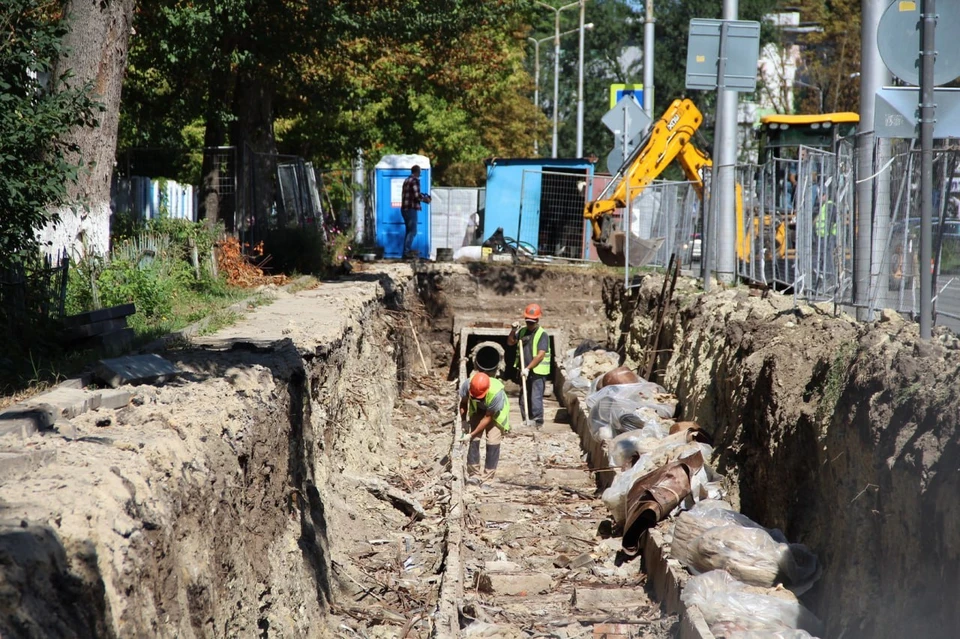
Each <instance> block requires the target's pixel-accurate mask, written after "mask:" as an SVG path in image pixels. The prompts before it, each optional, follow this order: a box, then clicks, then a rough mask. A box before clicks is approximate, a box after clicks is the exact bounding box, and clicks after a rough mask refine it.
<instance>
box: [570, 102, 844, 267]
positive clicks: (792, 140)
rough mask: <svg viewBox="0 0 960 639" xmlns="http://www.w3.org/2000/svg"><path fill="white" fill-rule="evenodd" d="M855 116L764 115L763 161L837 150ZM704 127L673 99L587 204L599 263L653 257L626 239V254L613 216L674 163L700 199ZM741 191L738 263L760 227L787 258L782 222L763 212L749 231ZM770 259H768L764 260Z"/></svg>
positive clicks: (653, 244) (644, 244)
mask: <svg viewBox="0 0 960 639" xmlns="http://www.w3.org/2000/svg"><path fill="white" fill-rule="evenodd" d="M858 122H859V116H858V115H857V114H856V113H825V114H817V115H767V116H764V117H763V118H761V126H760V130H759V135H760V140H761V144H760V146H761V150H760V153H761V162H763V161H764V160H767V159H769V157H764V156H772V155H773V154H776V153H779V151H780V150H782V149H784V148H786V147H793V148H794V149H796V148H798V147H800V146H808V147H814V148H826V149H830V150H831V151H834V152H835V151H836V145H837V143H838V141H839V140H840V138H841V137H844V136H847V135H850V134H851V133H855V132H856V127H857V124H858ZM702 123H703V114H702V113H700V110H699V109H698V108H697V106H696V105H695V104H694V103H693V102H691V101H690V100H688V99H682V100H674V101H673V103H671V104H670V107H669V108H668V109H667V110H666V111H665V112H664V114H663V116H662V117H661V118H660V119H659V120H658V121H657V122H656V123H655V124H654V125H653V127H652V128H651V129H650V132H649V134H648V135H647V138H646V140H645V142H644V143H643V144H642V145H640V146H639V147H638V148H637V150H636V151H634V153H633V154H632V155H631V157H630V158H629V160H628V161H627V162H624V165H623V166H622V167H621V168H620V170H619V171H618V172H617V173H616V175H614V178H613V180H611V181H610V183H609V184H608V185H607V186H606V188H604V190H603V191H602V192H601V193H600V195H599V196H598V197H597V198H596V199H595V200H593V201H591V202H588V203H587V205H586V207H585V208H584V212H583V216H584V218H586V219H587V220H588V221H589V222H590V227H591V235H592V239H593V244H594V247H595V248H596V251H597V255H598V257H599V258H600V261H601V262H603V263H604V264H607V265H609V266H624V265H625V264H627V263H628V262H629V264H630V265H631V266H641V265H643V264H645V263H646V262H649V261H650V260H651V259H652V258H653V256H654V255H655V254H656V250H657V249H658V248H659V246H660V244H659V242H657V241H653V240H642V239H640V238H638V237H631V238H630V242H629V244H630V255H629V256H627V255H626V245H627V243H626V236H625V234H624V232H623V231H620V230H618V229H616V223H615V221H614V219H613V215H612V214H613V213H614V211H616V210H617V209H623V208H626V207H627V206H628V202H627V194H628V193H629V194H630V195H631V196H633V197H636V196H637V195H638V194H639V193H640V192H641V191H642V190H643V189H644V188H646V186H647V185H649V184H650V183H651V182H652V181H653V180H655V179H656V178H657V177H658V176H659V175H660V174H661V173H663V171H664V170H665V169H666V168H667V167H668V166H669V165H670V163H671V162H673V161H674V160H677V161H678V162H679V163H680V167H681V168H682V169H683V173H684V175H685V176H686V178H687V180H688V181H690V182H692V183H693V185H694V188H695V189H696V191H697V193H698V194H699V195H700V198H701V200H702V199H703V191H704V185H703V169H705V168H707V167H712V166H713V162H712V161H711V160H710V158H709V157H707V155H706V154H705V153H704V152H703V151H701V150H700V149H699V148H697V146H696V145H695V144H694V143H693V142H692V139H693V136H694V134H695V133H696V131H697V129H698V128H700V125H701V124H702ZM743 213H744V211H743V192H742V188H741V185H740V184H737V186H736V220H737V222H736V232H737V259H739V260H740V261H748V260H749V259H750V257H751V252H752V249H753V243H754V241H755V240H756V239H757V238H759V237H760V234H761V233H762V232H763V230H764V228H768V227H769V226H770V225H772V224H775V225H776V228H775V231H774V238H775V241H776V255H777V256H778V257H781V258H783V257H785V256H787V254H788V251H789V249H788V244H789V237H788V236H789V229H788V228H787V225H788V224H789V220H788V221H787V222H786V223H785V222H784V221H783V219H780V220H779V221H775V219H774V216H773V215H771V214H769V213H765V214H764V215H763V216H762V218H761V217H757V218H754V220H753V223H752V225H751V226H752V227H753V228H752V229H747V228H746V224H745V221H744V215H743ZM768 257H772V256H768Z"/></svg>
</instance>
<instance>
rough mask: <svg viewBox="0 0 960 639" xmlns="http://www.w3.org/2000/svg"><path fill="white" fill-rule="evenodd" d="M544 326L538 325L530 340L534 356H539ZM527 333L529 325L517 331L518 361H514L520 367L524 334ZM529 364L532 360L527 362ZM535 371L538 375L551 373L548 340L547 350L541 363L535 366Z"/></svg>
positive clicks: (531, 351)
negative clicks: (538, 345) (538, 351)
mask: <svg viewBox="0 0 960 639" xmlns="http://www.w3.org/2000/svg"><path fill="white" fill-rule="evenodd" d="M544 332H545V331H544V330H543V327H542V326H538V327H537V330H536V331H534V333H533V341H532V342H530V354H531V355H532V356H533V357H536V356H537V344H539V343H540V336H541V335H543V334H544ZM526 334H527V327H526V326H524V327H523V328H521V329H520V332H518V333H517V361H516V362H515V363H514V366H516V367H517V368H520V349H521V348H523V342H521V339H523V336H524V335H526ZM527 363H528V364H529V363H530V362H527ZM533 372H534V373H536V374H537V375H549V374H550V343H549V342H547V352H546V354H545V355H544V356H543V359H542V360H541V361H540V363H539V364H537V365H536V366H534V367H533Z"/></svg>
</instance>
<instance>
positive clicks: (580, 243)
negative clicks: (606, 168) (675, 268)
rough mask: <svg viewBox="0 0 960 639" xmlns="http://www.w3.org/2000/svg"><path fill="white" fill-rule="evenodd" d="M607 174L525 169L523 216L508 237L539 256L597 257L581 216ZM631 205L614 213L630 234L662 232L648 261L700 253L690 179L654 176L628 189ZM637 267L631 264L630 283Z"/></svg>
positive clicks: (684, 259)
mask: <svg viewBox="0 0 960 639" xmlns="http://www.w3.org/2000/svg"><path fill="white" fill-rule="evenodd" d="M612 179H613V178H612V177H611V176H609V175H587V174H586V173H585V172H584V171H582V170H574V169H571V170H568V171H556V170H535V169H527V170H524V172H523V177H522V180H521V193H520V216H519V221H518V224H517V229H516V234H515V236H513V235H512V234H510V233H509V231H508V230H507V229H505V231H506V232H507V235H508V237H507V243H508V244H511V245H514V246H516V247H517V248H518V249H519V250H520V251H521V252H522V253H523V254H525V255H528V256H532V257H533V258H534V259H537V260H541V261H551V260H558V259H561V260H565V261H585V262H599V258H598V257H597V255H596V253H595V251H594V249H593V244H592V242H591V236H592V230H591V227H590V223H589V222H587V221H586V220H585V219H584V217H583V212H584V208H585V207H586V205H587V203H588V202H590V201H591V200H594V199H595V198H597V197H598V196H599V195H600V194H601V193H602V192H603V191H604V189H605V188H606V187H607V186H608V185H609V184H610V181H611V180H612ZM626 199H627V201H628V202H630V206H628V207H625V208H621V209H617V210H616V211H615V212H614V214H613V215H614V218H615V220H617V223H618V224H619V225H620V226H621V228H623V229H624V230H629V233H628V234H627V236H628V240H627V241H628V245H627V250H628V252H629V238H630V237H634V238H637V237H639V238H643V239H648V238H656V237H663V238H665V239H664V242H663V244H662V245H661V246H660V249H659V250H658V252H657V254H656V256H655V257H654V259H653V260H652V262H650V264H649V265H648V266H653V267H666V266H667V264H668V262H669V260H670V256H671V255H674V254H675V255H676V256H677V259H678V260H680V261H681V263H682V264H683V265H684V266H689V265H690V264H691V263H693V262H694V261H696V260H699V259H700V254H699V236H698V233H697V231H696V224H697V219H698V210H699V198H698V196H697V193H696V191H695V189H694V185H693V184H692V183H690V182H669V181H663V182H655V183H653V184H650V185H648V186H647V187H646V188H645V189H638V190H636V191H635V192H630V191H628V193H627V198H626ZM633 274H634V273H633V270H632V269H628V274H627V279H628V283H629V282H630V281H632V275H633Z"/></svg>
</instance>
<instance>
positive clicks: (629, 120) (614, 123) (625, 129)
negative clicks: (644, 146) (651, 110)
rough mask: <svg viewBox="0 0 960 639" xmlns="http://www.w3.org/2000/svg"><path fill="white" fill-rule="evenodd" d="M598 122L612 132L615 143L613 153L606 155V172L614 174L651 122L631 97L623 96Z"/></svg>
mask: <svg viewBox="0 0 960 639" xmlns="http://www.w3.org/2000/svg"><path fill="white" fill-rule="evenodd" d="M600 121H601V122H603V124H604V126H606V127H607V128H608V129H610V130H611V131H613V136H614V140H615V141H616V142H615V144H614V147H613V151H611V152H610V153H609V155H607V170H608V171H610V172H611V173H614V172H616V170H617V169H619V168H620V167H621V166H622V165H623V162H624V161H625V160H626V159H627V158H628V157H630V154H631V152H632V151H633V150H634V149H635V148H636V147H637V145H639V144H640V142H641V141H642V139H643V132H644V131H645V130H646V128H647V127H648V126H650V122H651V120H650V118H649V117H648V116H647V114H646V113H644V111H643V109H641V108H640V105H639V104H637V102H636V100H634V99H633V96H630V95H625V96H623V97H622V98H620V101H619V102H617V105H616V106H615V107H613V108H612V109H610V110H609V111H607V112H606V114H605V115H604V116H603V117H602V118H600Z"/></svg>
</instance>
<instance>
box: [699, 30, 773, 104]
mask: <svg viewBox="0 0 960 639" xmlns="http://www.w3.org/2000/svg"><path fill="white" fill-rule="evenodd" d="M724 22H726V23H727V42H726V46H725V51H726V56H727V61H726V65H724V74H723V85H724V88H725V89H730V90H731V91H741V92H746V93H750V92H752V91H755V90H756V88H757V61H758V60H759V59H760V23H759V22H754V21H752V20H704V19H701V18H694V19H693V20H691V21H690V35H689V37H688V38H687V88H688V89H703V90H708V91H709V90H712V89H716V88H717V75H718V73H717V70H718V68H719V63H720V34H721V31H722V30H723V23H724Z"/></svg>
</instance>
